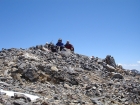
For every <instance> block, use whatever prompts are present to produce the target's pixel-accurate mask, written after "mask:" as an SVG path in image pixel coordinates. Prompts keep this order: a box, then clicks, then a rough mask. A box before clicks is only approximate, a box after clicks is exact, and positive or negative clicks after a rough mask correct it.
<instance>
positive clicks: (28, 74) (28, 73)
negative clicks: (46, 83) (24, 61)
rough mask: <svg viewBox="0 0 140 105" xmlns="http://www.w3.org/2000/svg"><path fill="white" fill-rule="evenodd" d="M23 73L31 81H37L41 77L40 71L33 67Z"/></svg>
mask: <svg viewBox="0 0 140 105" xmlns="http://www.w3.org/2000/svg"><path fill="white" fill-rule="evenodd" d="M23 75H24V76H25V78H26V79H28V80H30V81H36V80H37V79H38V77H39V75H38V73H37V72H35V71H34V70H33V69H32V68H29V69H27V71H26V72H25V73H24V74H23Z"/></svg>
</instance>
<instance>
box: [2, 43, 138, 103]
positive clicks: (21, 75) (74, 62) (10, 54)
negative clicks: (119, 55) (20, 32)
mask: <svg viewBox="0 0 140 105" xmlns="http://www.w3.org/2000/svg"><path fill="white" fill-rule="evenodd" d="M0 105H140V74H138V73H134V72H131V71H129V70H125V69H123V68H122V67H121V66H118V65H116V66H115V67H113V66H112V65H110V64H108V63H107V62H106V61H105V59H100V58H98V57H96V58H90V57H88V56H85V55H81V54H77V53H73V52H71V51H69V50H67V49H65V50H63V51H58V52H51V51H50V50H48V48H47V47H45V46H43V45H42V46H41V47H39V46H36V47H30V48H28V49H22V48H20V49H16V48H11V49H4V48H3V49H2V50H1V51H0Z"/></svg>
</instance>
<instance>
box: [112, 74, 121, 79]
mask: <svg viewBox="0 0 140 105" xmlns="http://www.w3.org/2000/svg"><path fill="white" fill-rule="evenodd" d="M115 78H117V79H124V77H123V76H122V75H121V74H119V73H118V74H114V75H113V77H112V79H115Z"/></svg>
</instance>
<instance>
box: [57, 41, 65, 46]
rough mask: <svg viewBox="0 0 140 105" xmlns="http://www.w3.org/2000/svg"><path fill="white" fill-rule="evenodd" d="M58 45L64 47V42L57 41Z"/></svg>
mask: <svg viewBox="0 0 140 105" xmlns="http://www.w3.org/2000/svg"><path fill="white" fill-rule="evenodd" d="M56 46H60V47H64V44H63V43H62V42H57V43H56Z"/></svg>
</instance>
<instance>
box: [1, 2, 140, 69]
mask: <svg viewBox="0 0 140 105" xmlns="http://www.w3.org/2000/svg"><path fill="white" fill-rule="evenodd" d="M58 38H62V40H63V43H65V42H66V41H67V40H70V42H71V43H72V44H73V45H74V47H75V52H76V53H79V54H83V55H88V56H92V55H93V56H95V57H99V58H105V57H106V55H108V54H109V55H112V56H113V57H114V58H115V60H116V63H118V64H122V65H123V67H124V68H126V69H138V70H140V43H139V40H140V0H0V49H1V48H29V47H31V46H36V45H40V44H45V43H46V42H51V41H53V43H56V42H57V40H58Z"/></svg>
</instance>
